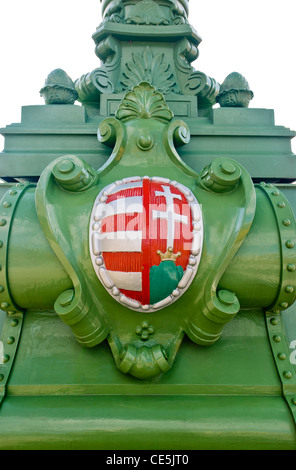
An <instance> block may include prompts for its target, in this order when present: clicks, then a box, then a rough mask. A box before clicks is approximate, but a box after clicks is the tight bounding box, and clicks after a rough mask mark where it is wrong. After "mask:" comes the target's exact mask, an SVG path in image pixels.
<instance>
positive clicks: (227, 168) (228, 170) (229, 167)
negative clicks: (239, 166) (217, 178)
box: [221, 162, 236, 175]
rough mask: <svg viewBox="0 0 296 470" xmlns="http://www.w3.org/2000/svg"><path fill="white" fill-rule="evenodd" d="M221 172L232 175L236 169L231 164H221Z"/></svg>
mask: <svg viewBox="0 0 296 470" xmlns="http://www.w3.org/2000/svg"><path fill="white" fill-rule="evenodd" d="M221 170H222V173H225V174H226V175H232V174H233V173H235V171H236V168H235V166H234V165H233V163H231V162H223V163H222V165H221Z"/></svg>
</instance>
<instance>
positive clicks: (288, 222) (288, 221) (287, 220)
mask: <svg viewBox="0 0 296 470" xmlns="http://www.w3.org/2000/svg"><path fill="white" fill-rule="evenodd" d="M282 222H283V225H285V226H286V227H289V225H291V220H290V219H284V220H283V221H282Z"/></svg>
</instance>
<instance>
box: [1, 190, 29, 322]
mask: <svg viewBox="0 0 296 470" xmlns="http://www.w3.org/2000/svg"><path fill="white" fill-rule="evenodd" d="M29 186H31V185H30V184H28V183H25V184H24V183H16V184H15V185H14V187H13V188H11V189H9V190H8V191H7V192H6V194H5V195H4V197H3V198H2V200H1V203H0V260H1V261H0V308H1V309H2V310H4V311H7V312H9V313H15V311H16V309H15V307H14V306H13V301H12V300H11V299H10V295H9V289H8V286H7V281H6V280H7V275H6V258H7V244H8V232H9V227H10V223H11V221H12V218H13V212H14V209H15V207H16V204H17V201H18V199H19V196H20V195H21V194H22V192H23V191H24V190H26V189H27V188H28V187H29Z"/></svg>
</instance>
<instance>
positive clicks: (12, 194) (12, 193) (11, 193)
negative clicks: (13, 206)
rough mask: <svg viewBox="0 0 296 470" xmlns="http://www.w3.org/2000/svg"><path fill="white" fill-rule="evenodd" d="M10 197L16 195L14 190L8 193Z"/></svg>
mask: <svg viewBox="0 0 296 470" xmlns="http://www.w3.org/2000/svg"><path fill="white" fill-rule="evenodd" d="M9 194H10V196H15V195H16V194H17V191H16V190H15V189H11V190H10V191H9Z"/></svg>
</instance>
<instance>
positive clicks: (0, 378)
mask: <svg viewBox="0 0 296 470" xmlns="http://www.w3.org/2000/svg"><path fill="white" fill-rule="evenodd" d="M2 380H4V375H3V374H0V382H2Z"/></svg>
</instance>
